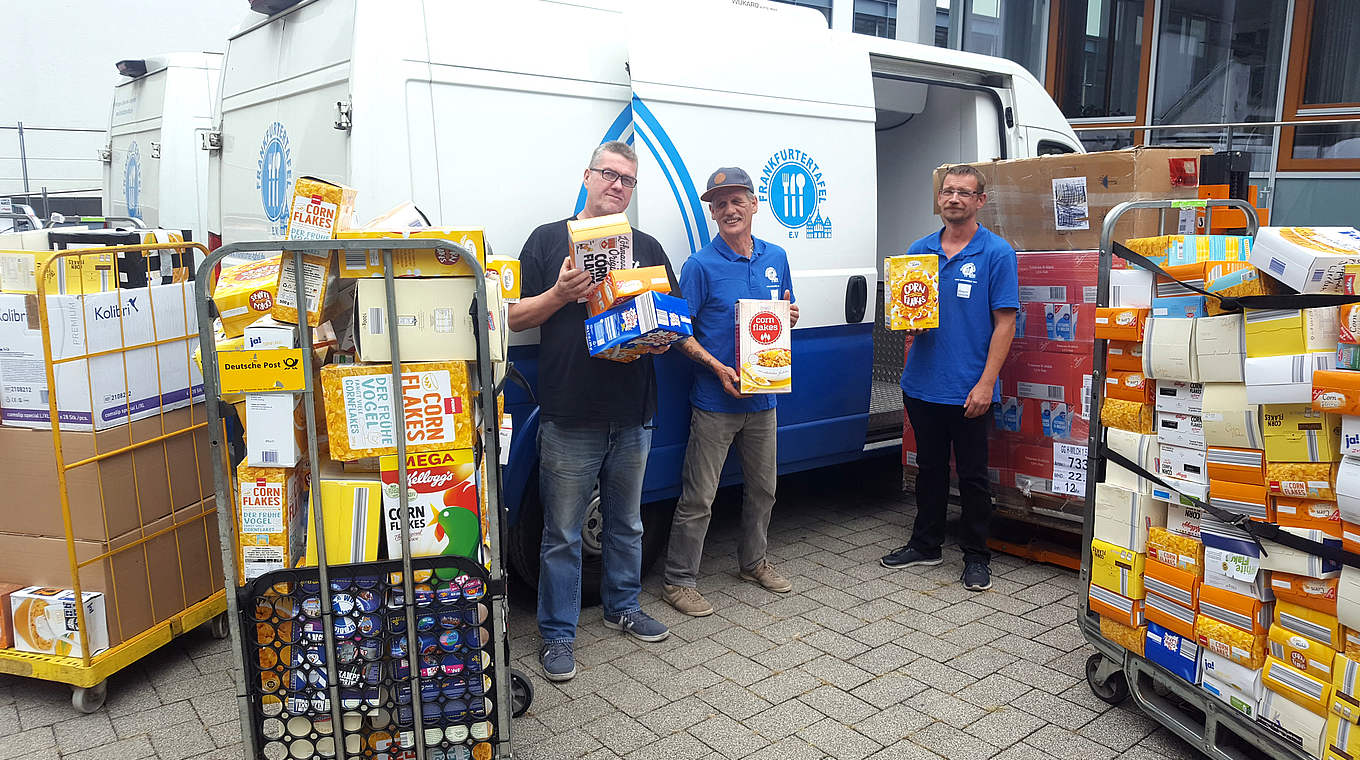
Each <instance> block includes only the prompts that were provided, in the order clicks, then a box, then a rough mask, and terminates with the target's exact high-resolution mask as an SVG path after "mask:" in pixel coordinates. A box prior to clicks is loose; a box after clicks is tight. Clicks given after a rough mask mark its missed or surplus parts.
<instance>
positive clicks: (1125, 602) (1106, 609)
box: [1087, 583, 1143, 628]
mask: <svg viewBox="0 0 1360 760" xmlns="http://www.w3.org/2000/svg"><path fill="white" fill-rule="evenodd" d="M1087 600H1088V602H1089V604H1090V607H1091V611H1092V612H1094V613H1096V614H1097V615H1100V616H1101V617H1107V618H1110V619H1112V620H1115V621H1117V622H1119V623H1121V624H1123V625H1126V626H1128V627H1130V628H1137V627H1138V626H1140V625H1143V600H1142V599H1130V598H1128V597H1127V596H1121V595H1120V594H1119V593H1118V592H1115V591H1111V590H1109V589H1107V588H1102V587H1100V586H1097V585H1096V584H1094V583H1092V584H1091V585H1090V591H1089V593H1088V597H1087Z"/></svg>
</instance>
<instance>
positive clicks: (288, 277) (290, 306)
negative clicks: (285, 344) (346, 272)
mask: <svg viewBox="0 0 1360 760" xmlns="http://www.w3.org/2000/svg"><path fill="white" fill-rule="evenodd" d="M328 237H329V236H328ZM333 260H334V256H333V254H332V253H331V252H329V251H328V252H326V253H323V254H320V255H313V254H303V256H302V295H303V299H304V308H305V309H306V310H307V324H309V325H311V326H312V327H317V326H319V325H320V324H321V309H322V307H323V306H324V305H325V303H326V300H327V299H328V298H330V297H331V280H332V279H334V276H333V274H332V272H333V269H334V261H333ZM297 291H298V288H297V273H296V272H295V271H294V263H293V254H292V253H291V252H290V253H289V254H288V256H287V257H285V259H284V260H283V262H282V263H281V264H280V266H279V284H278V287H277V288H276V290H275V292H276V293H277V296H276V297H275V298H274V308H272V309H270V310H269V314H270V315H271V316H272V317H274V318H275V319H277V320H279V321H280V322H288V323H291V324H298V319H299V318H298V295H297Z"/></svg>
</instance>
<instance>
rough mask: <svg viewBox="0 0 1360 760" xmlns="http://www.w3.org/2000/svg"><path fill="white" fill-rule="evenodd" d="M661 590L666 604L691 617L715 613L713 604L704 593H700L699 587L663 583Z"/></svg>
mask: <svg viewBox="0 0 1360 760" xmlns="http://www.w3.org/2000/svg"><path fill="white" fill-rule="evenodd" d="M661 591H662V598H663V599H665V600H666V604H669V605H670V606H672V607H674V608H675V609H677V610H679V611H680V612H683V613H685V614H686V615H689V616H690V617H704V616H706V615H712V614H713V605H711V604H709V603H708V600H707V599H705V598H704V595H703V594H700V593H699V589H697V588H694V587H693V586H672V585H671V584H669V583H666V584H663V585H662V588H661Z"/></svg>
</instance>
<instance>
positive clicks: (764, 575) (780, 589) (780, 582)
mask: <svg viewBox="0 0 1360 760" xmlns="http://www.w3.org/2000/svg"><path fill="white" fill-rule="evenodd" d="M741 579H742V580H744V581H750V582H752V583H759V584H760V585H761V587H763V588H764V589H765V590H766V591H774V592H775V593H779V594H785V593H788V592H790V591H792V590H793V584H792V583H789V579H788V578H785V577H784V576H782V575H780V574H779V573H778V572H776V571H775V569H774V568H773V567H771V566H770V563H769V562H767V561H765V560H761V561H760V564H759V565H756V566H755V568H754V569H753V570H749V571H748V570H742V571H741Z"/></svg>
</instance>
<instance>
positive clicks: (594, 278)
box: [567, 214, 637, 303]
mask: <svg viewBox="0 0 1360 760" xmlns="http://www.w3.org/2000/svg"><path fill="white" fill-rule="evenodd" d="M567 235H568V236H569V237H570V238H571V251H570V252H569V253H570V254H571V260H572V264H573V265H574V266H575V267H576V268H577V269H581V270H584V271H586V272H589V273H590V281H591V282H593V283H594V284H596V285H599V284H600V282H601V281H602V280H604V277H605V275H607V274H609V273H610V272H611V271H612V270H615V269H633V268H634V267H636V266H637V263H636V261H635V260H634V258H633V227H632V225H630V224H629V223H628V217H627V216H625V215H624V214H609V215H607V216H595V217H591V218H589V219H572V220H570V221H568V222H567ZM578 301H579V302H580V303H585V302H586V299H584V298H581V299H578Z"/></svg>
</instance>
